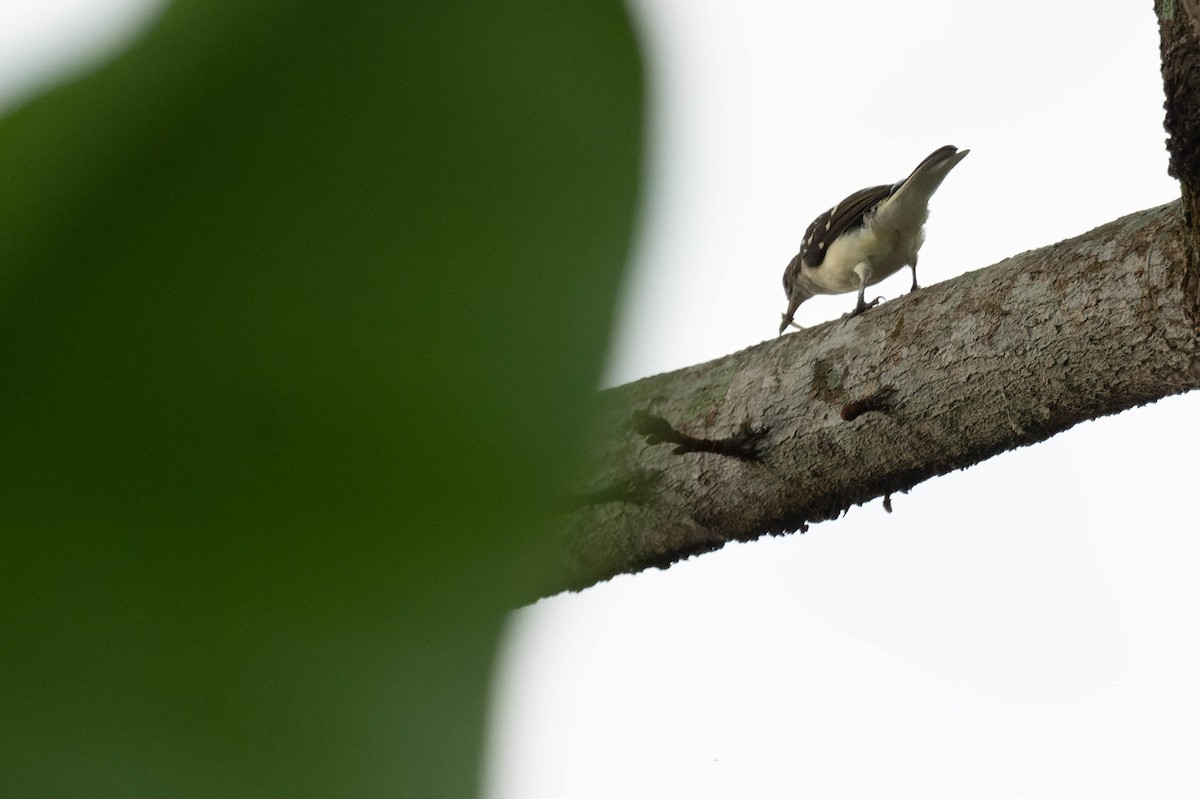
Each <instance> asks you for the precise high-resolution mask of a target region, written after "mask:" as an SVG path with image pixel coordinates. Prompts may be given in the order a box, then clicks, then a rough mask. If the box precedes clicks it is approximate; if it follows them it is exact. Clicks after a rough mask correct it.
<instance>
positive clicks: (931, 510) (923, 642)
mask: <svg viewBox="0 0 1200 799" xmlns="http://www.w3.org/2000/svg"><path fill="white" fill-rule="evenodd" d="M631 2H632V4H633V5H634V6H635V7H636V8H635V10H636V13H637V15H638V17H639V22H640V26H641V28H642V33H643V38H644V41H645V43H646V46H647V48H648V50H649V52H648V57H649V70H650V75H651V80H652V84H653V85H652V92H651V93H652V99H653V102H654V109H653V114H652V116H653V123H652V141H651V145H650V153H649V157H650V165H649V169H648V186H647V190H646V198H645V210H644V216H643V222H642V225H643V230H642V234H641V237H640V244H639V246H638V249H637V252H636V253H635V266H636V274H634V275H633V276H632V277H631V279H630V281H629V286H628V290H627V293H626V297H625V304H624V313H623V319H622V325H621V329H620V331H619V334H618V340H617V344H616V347H615V354H614V358H613V362H612V365H611V368H610V370H609V376H608V381H609V382H623V381H626V380H629V379H633V378H636V377H640V376H643V375H647V374H653V373H656V372H661V371H664V370H668V369H674V368H677V367H681V366H686V365H689V364H692V363H696V362H699V361H704V360H708V359H711V358H714V357H717V356H720V355H723V354H726V353H728V352H732V351H735V350H739V349H742V348H744V347H747V346H750V345H752V344H755V343H757V342H759V341H761V340H763V339H765V338H769V337H771V336H773V335H774V331H775V329H776V327H777V326H778V323H779V313H780V312H781V311H782V310H783V308H784V305H785V299H784V295H783V290H782V288H781V285H780V277H781V275H782V272H783V268H784V266H785V265H786V264H787V261H788V260H789V259H790V258H791V256H792V255H793V254H794V253H795V252H796V250H797V248H798V246H799V243H800V237H801V235H802V234H803V232H804V229H805V228H806V227H807V225H808V223H809V221H811V220H812V218H813V217H815V216H816V215H817V214H818V213H820V212H821V211H823V210H825V209H826V208H827V207H829V206H830V205H832V204H833V203H834V202H836V201H838V200H840V199H841V198H842V197H844V196H845V195H846V194H848V193H849V192H851V191H854V190H856V189H859V188H862V187H863V186H867V185H874V184H878V183H886V182H891V181H895V180H898V179H900V178H902V177H904V176H905V175H907V174H908V173H909V171H911V169H912V168H913V167H914V166H915V165H916V163H917V162H918V161H919V160H920V159H921V158H922V157H924V156H925V155H926V154H928V153H929V152H930V151H932V150H933V149H934V148H935V147H938V146H940V145H943V144H954V145H956V146H958V147H964V148H970V149H971V151H972V152H971V155H970V156H968V157H967V159H966V160H964V161H963V162H962V164H960V165H959V166H958V167H957V168H956V169H955V170H954V172H953V173H951V175H950V176H949V177H948V178H947V180H946V182H945V183H944V184H943V186H942V188H941V190H940V191H939V193H938V194H937V195H936V196H935V197H934V201H933V204H932V213H931V218H930V222H929V225H928V241H927V243H926V245H925V247H924V249H923V250H922V253H921V267H920V276H921V282H922V284H923V285H927V286H928V285H932V284H933V283H936V282H939V281H942V280H946V279H949V278H952V277H954V276H956V275H958V274H961V273H962V272H964V271H967V270H970V269H975V268H978V267H981V266H985V265H988V264H991V263H994V262H995V261H997V260H999V259H1001V258H1003V257H1005V256H1007V255H1011V254H1014V253H1016V252H1019V251H1022V250H1026V249H1030V248H1033V247H1038V246H1042V245H1045V244H1049V243H1052V242H1054V241H1057V240H1060V239H1062V238H1066V237H1069V236H1073V235H1076V234H1078V233H1082V232H1084V231H1086V230H1089V229H1091V228H1092V227H1095V226H1096V225H1099V224H1102V223H1104V222H1107V221H1109V220H1111V219H1114V218H1116V217H1118V216H1121V215H1123V214H1126V213H1129V212H1132V211H1136V210H1140V209H1143V208H1146V207H1150V206H1153V205H1157V204H1159V203H1162V202H1166V201H1169V200H1171V199H1174V198H1175V197H1176V196H1177V188H1176V186H1175V184H1174V182H1173V181H1171V180H1170V179H1168V178H1167V177H1166V163H1167V157H1166V153H1165V150H1164V147H1163V139H1164V136H1165V134H1164V132H1163V130H1162V115H1163V114H1162V89H1161V81H1160V77H1159V72H1158V54H1157V33H1156V29H1155V22H1154V17H1153V14H1152V12H1151V10H1150V7H1149V6H1150V3H1149V2H1146V3H1138V4H1119V3H1111V4H1105V8H1104V9H1103V11H1102V12H1098V11H1097V7H1096V6H1095V4H1091V3H1084V2H1082V1H1081V0H1080V1H1077V2H1065V3H1061V4H1053V3H1045V2H1039V3H1034V2H1030V1H1029V0H1010V2H1008V3H1004V4H1000V5H996V4H991V5H989V6H981V5H980V4H967V3H962V2H961V0H957V1H955V0H911V1H910V2H908V3H896V2H894V0H892V1H891V2H878V1H876V0H862V2H858V3H823V4H810V3H804V4H801V3H786V2H781V1H780V0H736V2H735V1H734V0H725V2H716V0H631ZM158 6H159V3H158V2H156V0H0V111H2V110H3V109H5V108H8V107H11V106H12V105H13V104H14V103H15V102H17V101H19V99H21V98H22V97H25V96H28V94H30V93H31V92H33V91H35V90H36V89H38V88H40V87H43V86H44V85H46V83H47V82H48V81H49V80H51V79H53V78H55V77H57V76H61V75H63V74H65V72H66V71H68V70H70V69H72V68H78V67H79V66H80V65H82V64H85V63H87V62H88V61H90V60H92V59H94V58H97V57H99V56H100V55H101V54H103V53H104V52H105V51H107V50H108V49H109V48H111V47H114V46H116V45H117V44H118V43H119V42H121V41H123V40H124V38H125V37H126V36H128V35H129V34H130V32H131V31H133V30H134V28H136V27H137V26H139V25H140V24H143V22H142V21H143V20H144V19H145V16H146V15H147V14H149V13H150V12H152V11H153V9H155V8H157V7H158ZM907 281H908V276H907V270H906V271H904V272H902V273H901V274H900V275H898V276H896V277H893V278H892V279H890V280H889V281H887V282H885V283H883V284H881V285H880V286H879V287H878V288H879V289H880V291H879V293H882V294H884V295H885V296H887V297H889V298H891V297H895V296H898V295H899V294H901V293H903V292H904V291H905V290H906V289H907V285H908V284H907ZM852 303H853V296H851V295H846V296H841V297H832V298H816V299H814V300H812V301H810V302H808V303H806V304H805V305H804V306H803V307H802V309H801V312H800V314H799V316H798V321H800V322H801V323H803V324H813V323H816V322H819V321H822V320H825V319H830V318H833V317H836V316H838V315H840V314H841V313H843V312H844V311H846V310H848V309H849V307H850V306H851V304H852ZM1198 411H1200V395H1195V394H1193V395H1191V396H1188V397H1183V398H1175V399H1172V400H1169V401H1164V402H1161V403H1159V404H1158V405H1156V406H1153V407H1150V408H1145V409H1139V410H1137V411H1133V412H1129V413H1125V414H1122V415H1121V416H1119V417H1115V418H1110V419H1105V420H1101V421H1099V422H1096V423H1089V424H1084V425H1081V426H1080V427H1078V428H1076V429H1075V430H1072V431H1069V432H1068V433H1065V434H1063V435H1060V436H1058V437H1056V438H1055V439H1052V440H1051V441H1050V442H1047V443H1045V444H1041V445H1038V446H1036V447H1032V448H1028V449H1025V450H1021V451H1019V452H1014V453H1007V454H1004V455H1002V456H1000V457H998V458H995V459H993V460H991V461H989V462H987V463H984V464H982V465H980V466H976V467H974V468H972V469H969V470H967V471H965V472H959V473H955V474H953V475H950V476H947V477H943V478H939V479H936V480H933V481H930V482H928V483H925V484H923V485H921V486H918V487H917V488H916V489H914V490H913V491H912V493H911V494H909V495H906V496H905V495H900V496H896V497H894V498H893V503H894V506H895V513H894V514H892V515H887V514H885V513H884V512H883V511H882V509H881V508H880V505H879V502H874V503H872V504H870V505H868V506H867V507H864V508H855V509H853V510H852V511H851V512H850V514H849V515H848V516H847V517H846V518H844V519H842V520H839V521H837V522H831V523H826V524H822V525H816V526H814V527H813V528H812V531H811V532H810V533H809V534H807V535H805V536H788V537H784V538H772V539H767V540H762V541H758V542H755V543H752V544H747V545H733V546H730V547H727V548H725V549H724V550H722V551H721V552H718V553H714V554H710V555H705V556H703V557H700V558H694V559H692V560H690V561H688V562H686V563H683V564H679V565H676V566H674V567H672V568H671V569H670V570H668V571H665V572H659V571H656V572H647V573H643V574H640V575H637V576H634V577H622V578H619V579H616V580H613V581H612V582H610V583H606V584H604V585H601V586H597V587H595V588H592V589H589V590H588V591H585V592H583V593H581V594H575V595H564V596H559V597H555V598H553V599H550V600H544V601H542V602H540V603H538V604H537V605H535V606H533V607H531V608H527V609H525V610H523V611H521V612H519V613H517V614H514V617H513V620H512V625H511V631H510V635H509V639H508V642H507V647H506V651H505V653H504V655H503V657H502V659H501V668H500V670H499V673H498V676H497V687H498V695H497V700H496V709H495V713H494V719H493V725H492V726H493V731H492V740H491V748H490V757H489V769H488V771H489V779H488V787H487V791H486V793H487V795H488V797H489V799H592V798H595V799H599V798H600V797H603V798H604V799H610V798H611V797H623V799H641V798H642V797H645V798H646V799H651V798H653V799H662V797H675V796H679V797H688V798H689V799H706V798H707V797H731V796H737V797H743V796H744V797H756V798H761V797H795V796H801V795H808V796H817V797H851V796H853V797H858V796H871V795H876V796H888V797H909V796H911V797H956V798H957V797H962V796H970V797H1011V796H1014V795H1021V796H1047V797H1049V796H1053V797H1071V796H1080V797H1122V799H1124V798H1125V797H1128V796H1130V795H1143V796H1156V797H1174V796H1189V797H1190V796H1195V795H1197V794H1198V789H1200V768H1198V763H1200V725H1197V724H1196V722H1195V719H1197V718H1200V681H1198V680H1196V678H1195V675H1196V674H1200V641H1198V638H1197V635H1196V629H1197V624H1196V621H1197V618H1198V617H1200V580H1197V578H1196V575H1197V574H1198V573H1200V539H1198V538H1197V536H1196V530H1195V527H1196V525H1195V517H1196V512H1195V509H1194V508H1193V506H1192V500H1193V497H1194V495H1195V491H1196V489H1195V477H1194V475H1195V452H1196V451H1197V450H1198V449H1200V426H1198V424H1197V422H1196V419H1197V418H1200V413H1198Z"/></svg>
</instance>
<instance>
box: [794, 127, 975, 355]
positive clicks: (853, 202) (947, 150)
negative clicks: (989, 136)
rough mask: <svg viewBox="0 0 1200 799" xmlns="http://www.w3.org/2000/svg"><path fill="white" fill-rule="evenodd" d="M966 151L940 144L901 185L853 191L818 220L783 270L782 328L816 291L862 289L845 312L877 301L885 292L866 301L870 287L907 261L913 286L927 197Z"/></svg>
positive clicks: (857, 309) (862, 307)
mask: <svg viewBox="0 0 1200 799" xmlns="http://www.w3.org/2000/svg"><path fill="white" fill-rule="evenodd" d="M969 152H971V151H970V150H959V149H958V148H956V147H954V146H952V145H946V146H945V147H939V148H938V149H936V150H934V151H933V152H932V153H930V154H929V155H928V156H927V157H926V158H925V160H924V161H922V162H921V163H919V164H917V168H916V169H914V170H913V171H912V174H911V175H909V176H908V177H906V178H905V179H904V180H902V181H900V182H899V183H893V184H891V185H886V186H872V187H870V188H868V189H862V190H861V191H856V192H854V193H853V194H851V195H850V196H849V197H847V198H846V199H844V200H842V201H841V202H840V203H838V204H837V205H835V206H833V207H832V208H830V209H829V210H828V211H826V212H825V213H823V214H821V215H820V216H818V217H817V218H816V219H814V220H813V223H812V224H811V225H809V226H808V230H807V231H805V233H804V240H803V242H802V243H801V245H800V252H799V253H797V254H796V256H795V257H794V258H792V260H791V262H790V263H789V264H788V265H787V269H785V270H784V272H783V290H784V292H785V293H786V294H787V298H788V308H787V312H786V313H784V314H783V322H782V323H781V324H780V325H779V334H780V335H783V331H784V330H786V329H787V328H788V326H789V325H791V326H796V325H795V323H794V322H793V321H792V319H793V318H794V317H795V315H796V309H797V308H799V307H800V303H802V302H804V301H805V300H807V299H809V298H811V297H813V296H814V295H817V294H845V293H847V292H850V291H854V290H855V289H857V290H858V303H857V304H856V305H855V306H854V310H853V311H851V312H850V313H849V314H848V316H857V315H858V314H860V313H862V312H863V311H865V310H867V309H868V308H873V307H875V305H876V304H878V302H879V300H880V299H881V298H879V297H877V298H875V299H874V300H872V301H871V302H866V301H865V299H864V297H863V292H865V291H866V288H867V286H873V285H875V284H876V283H878V282H880V281H881V280H883V279H884V278H887V277H890V276H891V275H894V274H895V273H896V272H898V271H900V269H902V268H903V267H905V266H911V267H912V272H913V282H912V288H911V289H910V291H916V290H917V288H918V286H917V251H918V250H920V249H921V245H922V244H923V243H924V242H925V220H926V219H927V218H928V217H929V198H930V197H932V196H933V193H934V192H935V191H937V190H938V187H939V186H941V185H942V181H943V180H945V178H946V175H948V174H949V173H950V170H951V169H953V168H954V167H955V166H957V165H958V162H959V161H961V160H963V159H964V158H966V157H967V153H969Z"/></svg>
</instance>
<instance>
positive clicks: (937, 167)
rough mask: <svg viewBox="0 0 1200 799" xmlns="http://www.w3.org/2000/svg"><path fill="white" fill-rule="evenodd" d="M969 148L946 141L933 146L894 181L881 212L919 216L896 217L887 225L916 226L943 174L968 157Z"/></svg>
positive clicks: (920, 221)
mask: <svg viewBox="0 0 1200 799" xmlns="http://www.w3.org/2000/svg"><path fill="white" fill-rule="evenodd" d="M969 152H971V151H970V150H959V149H958V148H957V147H954V146H952V145H949V144H947V145H946V146H945V147H939V148H938V149H936V150H934V151H933V152H932V153H930V154H929V155H928V156H926V158H925V160H924V161H922V162H921V163H919V164H917V168H916V169H914V170H913V171H912V174H911V175H909V176H908V177H907V178H905V179H904V180H902V181H900V183H899V184H897V186H896V189H895V190H894V191H893V192H892V196H891V197H889V198H888V199H887V201H885V203H884V206H886V210H885V208H884V207H881V208H880V211H881V212H884V213H892V214H899V215H904V214H911V213H920V214H921V215H922V217H921V218H920V219H911V220H910V219H895V220H886V221H887V222H889V223H892V224H889V227H891V226H893V225H894V226H896V227H900V228H904V227H909V226H916V225H920V224H922V223H923V222H924V221H925V219H924V213H925V211H926V209H927V208H928V206H929V198H930V197H932V196H933V193H934V192H935V191H937V190H938V187H939V186H941V185H942V181H943V180H945V179H946V175H948V174H949V173H950V170H951V169H954V167H955V166H957V165H958V162H959V161H961V160H963V159H964V158H966V157H967V153H969Z"/></svg>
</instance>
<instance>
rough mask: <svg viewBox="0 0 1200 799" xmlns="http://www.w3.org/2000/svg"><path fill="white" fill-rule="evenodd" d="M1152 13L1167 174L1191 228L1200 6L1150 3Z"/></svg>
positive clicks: (1196, 216)
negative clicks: (1178, 192)
mask: <svg viewBox="0 0 1200 799" xmlns="http://www.w3.org/2000/svg"><path fill="white" fill-rule="evenodd" d="M1154 10H1155V12H1156V13H1157V15H1158V30H1159V50H1160V54H1161V57H1162V74H1163V90H1164V93H1165V94H1166V98H1167V99H1166V103H1165V104H1164V108H1165V109H1166V118H1165V120H1164V126H1165V127H1166V129H1167V133H1168V136H1167V150H1168V152H1170V154H1171V161H1170V165H1169V167H1168V169H1167V171H1168V173H1169V174H1170V175H1171V176H1172V177H1175V178H1178V179H1179V182H1180V188H1181V193H1182V200H1183V210H1184V218H1185V220H1186V221H1187V223H1188V225H1189V226H1190V227H1193V228H1194V227H1195V226H1196V223H1197V222H1198V221H1200V0H1156V2H1155V4H1154ZM1195 245H1196V241H1195V240H1194V239H1192V240H1189V246H1191V247H1193V249H1194V250H1195V249H1196V247H1195Z"/></svg>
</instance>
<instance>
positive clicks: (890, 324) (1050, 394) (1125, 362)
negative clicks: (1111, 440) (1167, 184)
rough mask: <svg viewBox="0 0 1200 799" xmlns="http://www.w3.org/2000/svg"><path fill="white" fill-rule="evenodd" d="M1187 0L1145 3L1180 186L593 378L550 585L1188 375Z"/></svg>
mask: <svg viewBox="0 0 1200 799" xmlns="http://www.w3.org/2000/svg"><path fill="white" fill-rule="evenodd" d="M1196 7H1200V0H1184V4H1183V5H1180V4H1178V3H1174V2H1171V1H1170V0H1159V2H1158V4H1157V8H1156V10H1157V11H1158V14H1159V19H1160V30H1161V32H1162V54H1163V78H1164V84H1165V86H1166V93H1167V120H1166V123H1167V129H1168V131H1169V133H1170V138H1169V140H1168V147H1169V149H1170V150H1171V174H1172V175H1174V176H1176V177H1178V178H1179V179H1180V181H1181V184H1182V199H1181V201H1180V202H1175V203H1171V204H1168V205H1165V206H1162V207H1159V208H1153V209H1150V210H1147V211H1142V212H1140V213H1136V214H1132V215H1130V216H1127V217H1124V218H1122V219H1118V220H1116V221H1114V222H1110V223H1109V224H1107V225H1104V226H1102V227H1099V228H1097V229H1095V230H1093V231H1091V232H1090V233H1086V234H1084V235H1082V236H1079V237H1077V238H1074V239H1070V240H1068V241H1064V242H1061V243H1059V244H1056V245H1053V246H1051V247H1046V248H1044V249H1041V250H1036V251H1033V252H1028V253H1023V254H1021V255H1018V256H1016V257H1013V258H1008V259H1005V260H1004V261H1002V262H1000V263H998V264H995V265H994V266H990V267H988V268H986V269H980V270H978V271H975V272H969V273H967V274H965V275H962V276H961V277H959V278H957V279H955V280H951V281H948V282H946V283H942V284H939V285H937V286H933V287H931V288H927V289H924V290H922V291H919V292H916V293H914V294H911V295H908V296H905V297H903V298H900V299H897V300H894V301H892V302H889V303H887V304H886V305H884V306H881V307H879V308H876V309H874V310H872V311H869V312H868V313H866V314H863V315H862V316H858V317H855V318H851V319H844V320H838V321H834V322H829V323H826V324H823V325H820V326H818V327H815V328H810V329H808V330H804V331H801V332H799V333H795V334H791V335H786V336H783V337H782V338H779V339H775V340H771V341H767V342H764V343H762V344H759V345H758V346H755V347H751V348H749V349H747V350H744V351H742V352H739V353H736V354H734V355H729V356H726V357H724V358H719V359H717V360H715V361H711V362H709V363H705V364H701V365H698V366H693V367H689V368H687V369H682V370H679V371H676V372H671V373H669V374H664V375H658V376H656V377H651V378H647V379H644V380H639V381H637V382H635V383H632V384H629V385H626V386H621V387H619V388H615V389H612V390H610V391H607V392H604V394H603V395H602V397H601V403H602V412H601V415H600V422H599V427H598V430H597V433H596V440H597V442H598V444H597V448H596V452H595V459H594V462H593V463H592V464H591V466H590V469H589V471H588V475H589V476H588V477H587V478H586V479H585V480H584V481H583V483H582V488H581V490H580V492H579V494H578V495H577V496H576V497H575V498H574V500H573V502H572V508H571V510H569V511H566V512H564V514H563V515H562V516H561V518H560V525H559V528H558V530H557V533H558V539H557V540H558V544H559V546H560V548H561V550H560V555H561V558H560V566H561V568H560V570H559V574H560V575H561V578H560V582H559V583H558V584H556V585H554V586H552V588H553V589H555V590H561V589H564V588H570V589H579V588H583V587H586V586H588V585H591V584H592V583H595V582H597V581H600V580H604V579H608V578H610V577H612V576H614V575H616V574H620V573H625V572H636V571H639V570H641V569H645V568H647V567H652V566H657V567H665V566H667V565H669V564H671V563H673V562H674V561H677V560H680V559H682V558H685V557H687V556H689V555H693V554H697V553H700V552H707V551H710V550H714V549H717V548H719V547H721V546H723V545H724V544H725V543H726V542H728V541H746V540H750V539H754V538H757V537H759V536H761V535H764V534H780V533H784V532H788V531H793V530H804V529H805V528H806V526H807V525H808V524H809V523H811V522H817V521H823V520H827V519H833V518H836V517H837V516H838V515H840V514H841V513H843V512H844V511H845V510H847V509H848V508H849V507H850V506H852V505H856V504H862V503H864V502H867V501H869V500H872V499H874V498H876V497H884V501H885V503H886V502H888V501H889V497H890V495H891V494H892V493H895V492H899V491H905V490H907V489H909V488H911V487H912V486H914V485H916V484H917V483H920V482H921V481H923V480H927V479H929V478H930V477H934V476H936V475H941V474H946V473H947V472H950V471H952V470H954V469H961V468H964V467H966V466H970V465H972V464H975V463H979V462H980V461H982V460H985V459H986V458H990V457H992V456H993V455H996V454H998V453H1001V452H1004V451H1007V450H1010V449H1015V448H1017V447H1021V446H1025V445H1028V444H1033V443H1035V442H1038V441H1042V440H1045V439H1047V438H1049V437H1050V436H1052V435H1054V434H1055V433H1058V432H1061V431H1063V430H1066V429H1067V428H1069V427H1072V426H1073V425H1075V424H1078V423H1079V422H1082V421H1086V420H1088V419H1095V418H1097V417H1100V416H1104V415H1107V414H1112V413H1117V412H1119V411H1122V410H1125V409H1127V408H1132V407H1134V406H1137V405H1142V404H1145V403H1148V402H1153V401H1154V400H1157V399H1160V398H1162V397H1166V396H1168V395H1171V394H1177V393H1180V392H1183V391H1187V390H1190V389H1193V388H1196V387H1197V386H1198V385H1200V335H1198V333H1200V270H1198V269H1197V266H1196V263H1197V258H1196V253H1197V252H1200V247H1198V246H1197V236H1196V221H1197V220H1198V219H1200V203H1198V200H1197V198H1200V191H1198V188H1200V109H1198V108H1197V102H1198V101H1200V72H1198V71H1197V68H1196V65H1197V64H1200V59H1197V54H1198V53H1200V36H1198V31H1200V24H1198V23H1197V20H1200V16H1194V15H1193V13H1192V12H1193V9H1194V8H1196ZM1003 499H1004V498H1003V497H997V501H998V502H999V501H1003Z"/></svg>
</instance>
